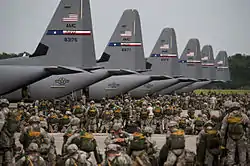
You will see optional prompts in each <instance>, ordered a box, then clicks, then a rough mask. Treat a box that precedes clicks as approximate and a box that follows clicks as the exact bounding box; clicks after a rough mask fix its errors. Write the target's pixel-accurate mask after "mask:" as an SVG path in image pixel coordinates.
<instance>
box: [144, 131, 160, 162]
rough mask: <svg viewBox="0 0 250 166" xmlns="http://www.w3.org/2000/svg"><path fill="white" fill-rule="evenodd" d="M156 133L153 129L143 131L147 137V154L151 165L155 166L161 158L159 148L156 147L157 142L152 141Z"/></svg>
mask: <svg viewBox="0 0 250 166" xmlns="http://www.w3.org/2000/svg"><path fill="white" fill-rule="evenodd" d="M153 133H154V131H153V129H152V128H151V127H148V126H147V127H145V129H144V130H143V135H145V137H146V141H147V146H148V147H147V154H148V157H149V160H150V163H151V164H152V165H153V166H157V165H158V163H157V159H158V156H159V150H158V147H157V145H156V141H155V140H152V134H153Z"/></svg>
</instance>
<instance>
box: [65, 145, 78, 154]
mask: <svg viewBox="0 0 250 166" xmlns="http://www.w3.org/2000/svg"><path fill="white" fill-rule="evenodd" d="M77 151H78V147H77V146H76V144H70V145H69V146H68V147H67V152H68V153H69V154H74V153H76V152H77Z"/></svg>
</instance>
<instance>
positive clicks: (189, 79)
mask: <svg viewBox="0 0 250 166" xmlns="http://www.w3.org/2000/svg"><path fill="white" fill-rule="evenodd" d="M177 79H179V80H180V81H181V82H190V81H191V82H196V81H198V80H197V79H194V78H186V77H180V78H177Z"/></svg>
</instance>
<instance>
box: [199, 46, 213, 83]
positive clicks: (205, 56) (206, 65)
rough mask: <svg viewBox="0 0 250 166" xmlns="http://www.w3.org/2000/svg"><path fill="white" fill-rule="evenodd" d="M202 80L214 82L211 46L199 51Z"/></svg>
mask: <svg viewBox="0 0 250 166" xmlns="http://www.w3.org/2000/svg"><path fill="white" fill-rule="evenodd" d="M201 62H202V63H201V65H202V78H204V79H210V80H215V79H216V75H215V63H214V53H213V48H212V46H211V45H205V46H203V47H202V50H201Z"/></svg>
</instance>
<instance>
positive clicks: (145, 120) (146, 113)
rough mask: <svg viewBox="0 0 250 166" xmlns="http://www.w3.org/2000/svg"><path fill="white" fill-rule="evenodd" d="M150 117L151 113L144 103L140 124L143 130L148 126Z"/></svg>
mask: <svg viewBox="0 0 250 166" xmlns="http://www.w3.org/2000/svg"><path fill="white" fill-rule="evenodd" d="M148 117H149V111H148V109H147V102H146V101H144V102H143V103H142V108H141V110H140V122H141V126H140V127H141V128H144V127H146V126H148V124H149V123H148V122H149V121H148Z"/></svg>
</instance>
